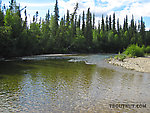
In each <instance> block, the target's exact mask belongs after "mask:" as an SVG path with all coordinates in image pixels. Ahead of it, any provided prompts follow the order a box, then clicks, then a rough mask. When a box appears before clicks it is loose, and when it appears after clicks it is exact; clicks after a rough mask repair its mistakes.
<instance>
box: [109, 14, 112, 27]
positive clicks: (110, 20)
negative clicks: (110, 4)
mask: <svg viewBox="0 0 150 113" xmlns="http://www.w3.org/2000/svg"><path fill="white" fill-rule="evenodd" d="M111 26H112V25H111V15H110V16H109V30H111Z"/></svg>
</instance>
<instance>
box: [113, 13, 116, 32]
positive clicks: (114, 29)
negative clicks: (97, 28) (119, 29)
mask: <svg viewBox="0 0 150 113" xmlns="http://www.w3.org/2000/svg"><path fill="white" fill-rule="evenodd" d="M115 21H116V19H115V13H113V31H114V32H115V31H116V22H115Z"/></svg>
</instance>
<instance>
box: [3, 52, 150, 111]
mask: <svg viewBox="0 0 150 113" xmlns="http://www.w3.org/2000/svg"><path fill="white" fill-rule="evenodd" d="M110 56H111V55H108V54H97V55H39V56H32V57H22V58H17V59H11V60H3V61H0V112H4V113H5V112H32V113H33V112H39V113H47V112H52V113H62V112H65V113H78V112H80V113H86V112H89V113H137V112H139V113H150V74H149V73H139V72H135V71H130V70H126V69H124V68H121V67H116V66H112V65H111V64H107V63H106V62H105V61H104V59H105V58H108V57H110ZM133 106H134V107H133Z"/></svg>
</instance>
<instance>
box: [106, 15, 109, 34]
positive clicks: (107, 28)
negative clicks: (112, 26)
mask: <svg viewBox="0 0 150 113" xmlns="http://www.w3.org/2000/svg"><path fill="white" fill-rule="evenodd" d="M108 30H109V25H108V15H107V16H106V31H108Z"/></svg>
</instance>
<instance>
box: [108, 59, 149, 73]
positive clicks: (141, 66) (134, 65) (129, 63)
mask: <svg viewBox="0 0 150 113" xmlns="http://www.w3.org/2000/svg"><path fill="white" fill-rule="evenodd" d="M107 61H108V63H110V64H113V65H117V66H121V67H125V68H127V69H130V70H136V71H139V72H148V73H150V56H147V57H137V58H126V59H124V60H123V61H119V60H116V59H114V58H110V59H108V60H107Z"/></svg>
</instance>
